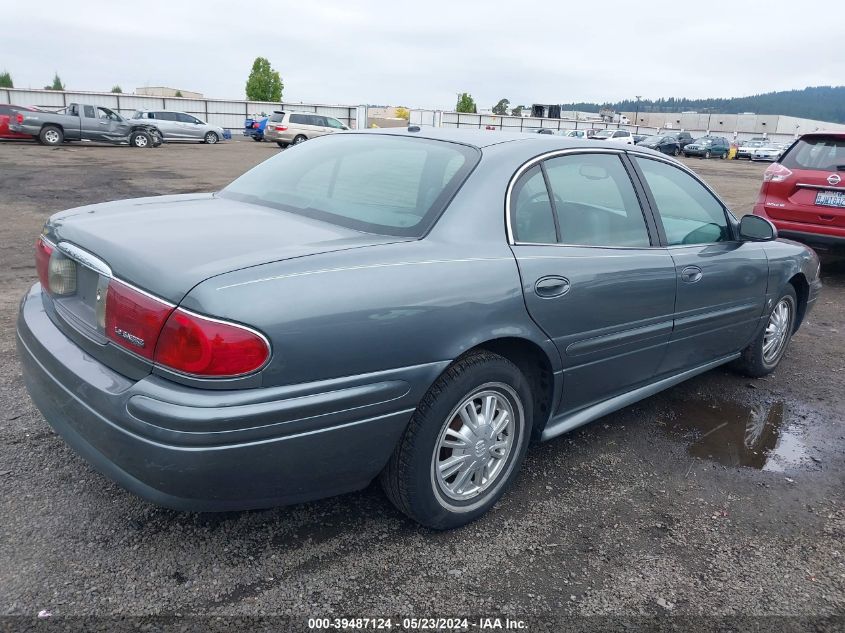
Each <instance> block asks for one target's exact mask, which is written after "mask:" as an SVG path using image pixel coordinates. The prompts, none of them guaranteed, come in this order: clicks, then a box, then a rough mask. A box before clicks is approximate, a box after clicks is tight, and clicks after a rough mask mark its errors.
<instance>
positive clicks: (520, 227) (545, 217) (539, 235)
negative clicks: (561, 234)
mask: <svg viewBox="0 0 845 633" xmlns="http://www.w3.org/2000/svg"><path fill="white" fill-rule="evenodd" d="M511 218H512V226H511V228H512V230H513V237H514V240H515V241H517V242H523V243H532V244H555V243H556V242H557V241H558V239H557V229H556V228H555V220H554V215H553V211H552V203H551V199H550V198H549V190H548V189H547V188H546V181H545V178H544V177H543V171H542V169H541V168H540V166H539V165H534V167H532V168H531V169H529V170H528V171H526V172H525V173H524V174H522V175H521V176H520V177H519V179H518V180H517V181H516V183H515V184H514V187H513V191H512V192H511Z"/></svg>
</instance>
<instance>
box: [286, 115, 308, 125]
mask: <svg viewBox="0 0 845 633" xmlns="http://www.w3.org/2000/svg"><path fill="white" fill-rule="evenodd" d="M288 120H289V121H290V122H291V123H298V124H299V125H306V124H308V120H307V118H306V115H304V114H291V115H290V118H289V119H288Z"/></svg>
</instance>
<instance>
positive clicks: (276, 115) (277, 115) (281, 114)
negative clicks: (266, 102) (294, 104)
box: [270, 112, 285, 123]
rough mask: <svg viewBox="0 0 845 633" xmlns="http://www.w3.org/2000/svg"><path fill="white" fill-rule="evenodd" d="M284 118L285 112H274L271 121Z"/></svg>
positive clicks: (275, 121)
mask: <svg viewBox="0 0 845 633" xmlns="http://www.w3.org/2000/svg"><path fill="white" fill-rule="evenodd" d="M283 118H285V113H284V112H274V113H273V114H271V115H270V122H271V123H278V122H279V121H281V120H282V119H283Z"/></svg>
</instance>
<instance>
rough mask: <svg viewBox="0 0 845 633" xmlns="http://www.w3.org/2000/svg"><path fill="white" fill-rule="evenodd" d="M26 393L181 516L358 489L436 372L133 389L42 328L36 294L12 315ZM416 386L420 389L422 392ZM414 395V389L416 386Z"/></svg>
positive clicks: (48, 324)
mask: <svg viewBox="0 0 845 633" xmlns="http://www.w3.org/2000/svg"><path fill="white" fill-rule="evenodd" d="M17 344H18V353H19V356H20V359H21V364H22V366H23V375H24V380H25V383H26V387H27V390H28V391H29V393H30V395H31V397H32V399H33V401H34V402H35V404H36V406H37V407H38V408H39V409H40V410H41V412H42V413H43V415H44V417H45V419H46V420H47V422H48V423H49V424H50V425H51V426H52V427H53V428H54V429H55V430H56V432H57V433H59V434H60V435H61V436H62V437H63V438H64V439H65V441H67V443H68V444H70V446H71V447H73V448H74V450H76V452H78V453H79V454H80V455H81V456H82V457H83V458H85V459H86V460H87V461H89V462H90V463H91V464H92V465H93V466H94V467H96V468H97V469H98V470H100V471H101V472H102V473H103V474H105V475H106V476H107V477H109V478H110V479H112V480H114V481H116V482H117V483H119V484H120V485H122V486H123V487H125V488H127V489H128V490H130V491H132V492H134V493H135V494H138V495H140V496H142V497H144V498H146V499H148V500H150V501H152V502H154V503H156V504H158V505H162V506H166V507H171V508H175V509H179V510H194V511H226V510H242V509H250V508H263V507H270V506H275V505H283V504H287V503H296V502H300V501H306V500H310V499H316V498H320V497H326V496H331V495H335V494H340V493H343V492H349V491H352V490H357V489H360V488H363V487H365V486H366V485H367V484H368V483H369V482H370V481H371V480H372V479H373V478H374V477H375V476H376V475H377V474H378V473H379V472H380V471H381V469H382V468H383V467H384V465H385V464H386V463H387V460H388V458H389V456H390V454H391V453H392V451H393V449H394V447H395V445H396V443H397V441H398V440H399V438H400V436H401V434H402V433H403V431H404V429H405V426H406V424H407V422H408V420H409V418H410V415H411V413H412V412H413V408H414V406H415V402H416V401H418V398H419V397H420V395H421V390H422V391H424V389H425V388H427V384H430V382H428V383H425V381H427V380H433V379H434V378H433V377H435V376H436V375H437V374H439V372H440V371H441V370H442V367H440V365H441V364H440V363H434V364H430V365H422V366H418V367H412V368H405V369H403V370H395V371H392V372H383V373H380V374H369V375H365V376H357V377H349V378H343V379H337V380H331V381H322V382H320V383H307V384H300V385H294V386H289V387H272V388H261V389H245V390H216V391H215V390H204V389H194V388H188V387H184V386H181V385H177V384H175V383H171V382H169V381H167V380H163V379H161V378H159V377H156V376H152V375H151V376H148V377H146V378H144V379H142V380H140V381H137V382H134V381H131V380H129V379H127V378H126V377H124V376H122V375H120V374H117V373H115V372H114V371H112V370H111V369H109V368H108V367H106V366H105V365H102V364H101V363H99V362H98V361H96V360H94V359H93V358H91V357H90V356H88V355H86V354H85V353H84V352H83V351H82V350H81V349H80V348H79V347H77V346H76V345H75V344H74V343H73V342H72V341H71V340H70V339H68V338H67V337H66V336H65V335H64V334H63V333H62V332H61V331H60V330H58V328H56V326H55V325H54V324H53V323H52V321H51V320H50V319H49V317H48V315H47V314H46V312H45V311H44V307H43V304H42V301H41V292H40V287H39V286H38V285H37V284H36V285H35V286H34V287H33V288H32V290H30V292H29V293H28V294H27V296H26V297H25V298H24V301H23V302H22V304H21V311H20V313H19V316H18V328H17ZM424 383H425V384H424ZM414 385H416V386H414Z"/></svg>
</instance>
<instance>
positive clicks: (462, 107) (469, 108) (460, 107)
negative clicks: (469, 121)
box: [455, 92, 476, 114]
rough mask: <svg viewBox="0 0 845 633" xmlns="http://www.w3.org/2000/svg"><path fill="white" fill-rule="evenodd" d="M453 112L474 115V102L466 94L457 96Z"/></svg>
mask: <svg viewBox="0 0 845 633" xmlns="http://www.w3.org/2000/svg"><path fill="white" fill-rule="evenodd" d="M455 112H469V113H471V114H475V113H476V108H475V101H474V100H473V98H472V97H471V96H470V95H469V94H468V93H466V92H462V93H461V94H460V95H459V96H458V104H457V105H456V106H455Z"/></svg>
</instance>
